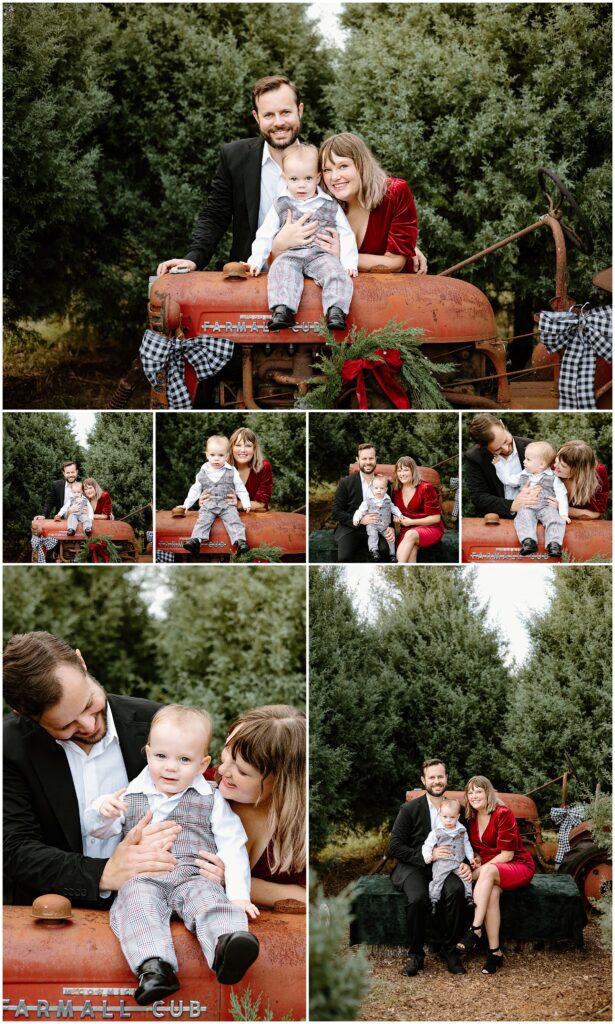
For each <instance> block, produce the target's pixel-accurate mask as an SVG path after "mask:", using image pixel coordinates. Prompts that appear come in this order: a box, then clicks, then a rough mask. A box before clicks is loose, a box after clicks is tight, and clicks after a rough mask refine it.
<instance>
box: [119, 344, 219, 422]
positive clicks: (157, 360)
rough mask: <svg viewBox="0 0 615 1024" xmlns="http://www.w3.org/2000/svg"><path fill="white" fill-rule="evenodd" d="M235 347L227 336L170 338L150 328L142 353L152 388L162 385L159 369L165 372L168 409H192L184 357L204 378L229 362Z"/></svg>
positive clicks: (210, 375) (211, 375)
mask: <svg viewBox="0 0 615 1024" xmlns="http://www.w3.org/2000/svg"><path fill="white" fill-rule="evenodd" d="M234 348H235V344H234V342H232V341H229V339H228V338H213V337H212V336H211V335H209V334H198V335H197V336H196V337H195V338H183V337H180V338H168V337H167V336H166V335H165V334H157V333H156V331H149V330H147V331H146V332H145V334H144V335H143V339H142V341H141V348H140V349H139V355H140V356H141V363H142V365H143V371H144V373H145V376H146V377H147V379H148V381H149V382H150V384H151V385H152V386H153V387H156V385H158V384H159V376H158V375H159V374H160V372H161V371H166V375H167V398H168V402H169V408H170V409H191V408H192V402H191V400H190V393H189V391H188V388H187V387H186V383H185V381H184V360H186V361H187V362H189V363H190V365H191V367H192V368H193V370H194V372H195V373H196V375H197V378H198V380H205V378H206V377H213V376H214V374H215V373H218V372H219V371H220V370H221V369H222V367H223V366H225V364H226V363H228V361H229V359H230V358H231V356H232V355H233V350H234Z"/></svg>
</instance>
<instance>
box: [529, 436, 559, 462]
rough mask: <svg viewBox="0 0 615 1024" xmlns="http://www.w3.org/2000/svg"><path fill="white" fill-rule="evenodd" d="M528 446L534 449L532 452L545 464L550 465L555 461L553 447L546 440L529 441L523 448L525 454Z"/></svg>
mask: <svg viewBox="0 0 615 1024" xmlns="http://www.w3.org/2000/svg"><path fill="white" fill-rule="evenodd" d="M530 448H533V449H534V452H533V454H534V455H537V456H538V458H539V459H540V460H541V462H544V463H546V465H547V466H552V465H553V463H554V462H555V448H554V447H553V445H551V444H549V442H548V441H530V443H529V444H528V445H527V446H526V449H525V454H526V455H527V453H528V452H529V450H530Z"/></svg>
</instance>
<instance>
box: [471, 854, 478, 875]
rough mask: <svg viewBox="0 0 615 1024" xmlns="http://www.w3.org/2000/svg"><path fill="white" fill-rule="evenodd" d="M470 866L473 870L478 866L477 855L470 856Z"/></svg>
mask: <svg viewBox="0 0 615 1024" xmlns="http://www.w3.org/2000/svg"><path fill="white" fill-rule="evenodd" d="M470 867H472V868H474V870H475V871H476V868H479V867H480V857H477V856H476V855H475V856H474V857H472V860H471V861H470Z"/></svg>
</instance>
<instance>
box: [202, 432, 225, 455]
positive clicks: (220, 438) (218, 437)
mask: <svg viewBox="0 0 615 1024" xmlns="http://www.w3.org/2000/svg"><path fill="white" fill-rule="evenodd" d="M210 441H221V442H222V443H223V444H225V445H226V450H227V451H229V450H230V447H231V442H230V441H229V439H228V437H225V436H224V434H210V435H209V437H208V438H207V440H206V442H205V451H206V452H207V446H208V444H209V442H210Z"/></svg>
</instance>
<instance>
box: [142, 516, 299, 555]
mask: <svg viewBox="0 0 615 1024" xmlns="http://www.w3.org/2000/svg"><path fill="white" fill-rule="evenodd" d="M239 514H240V516H241V521H242V523H243V524H244V526H245V528H246V541H247V543H248V544H249V545H250V547H251V548H257V547H259V546H260V545H261V544H269V545H271V546H272V547H278V548H282V549H283V550H284V553H285V554H286V555H305V529H306V520H305V516H302V515H299V514H298V513H297V512H250V513H248V514H247V515H246V514H245V513H243V512H240V513H239ZM197 515H198V513H197V512H188V513H187V514H186V516H185V517H181V518H178V519H176V518H174V517H173V516H172V515H171V513H170V512H169V511H161V512H157V513H156V550H157V551H169V552H173V553H175V554H185V553H186V552H184V549H183V547H182V544H183V542H184V541H185V540H188V539H189V537H190V534H191V533H192V530H193V528H194V524H195V522H196V519H197ZM232 551H233V548H232V547H231V545H230V543H229V539H228V534H227V532H226V530H225V529H224V524H223V523H222V522H221V520H219V519H216V520H215V521H214V524H213V526H212V528H211V533H210V535H209V540H208V541H201V552H202V554H207V553H209V554H212V555H216V556H217V555H230V554H231V553H232Z"/></svg>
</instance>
